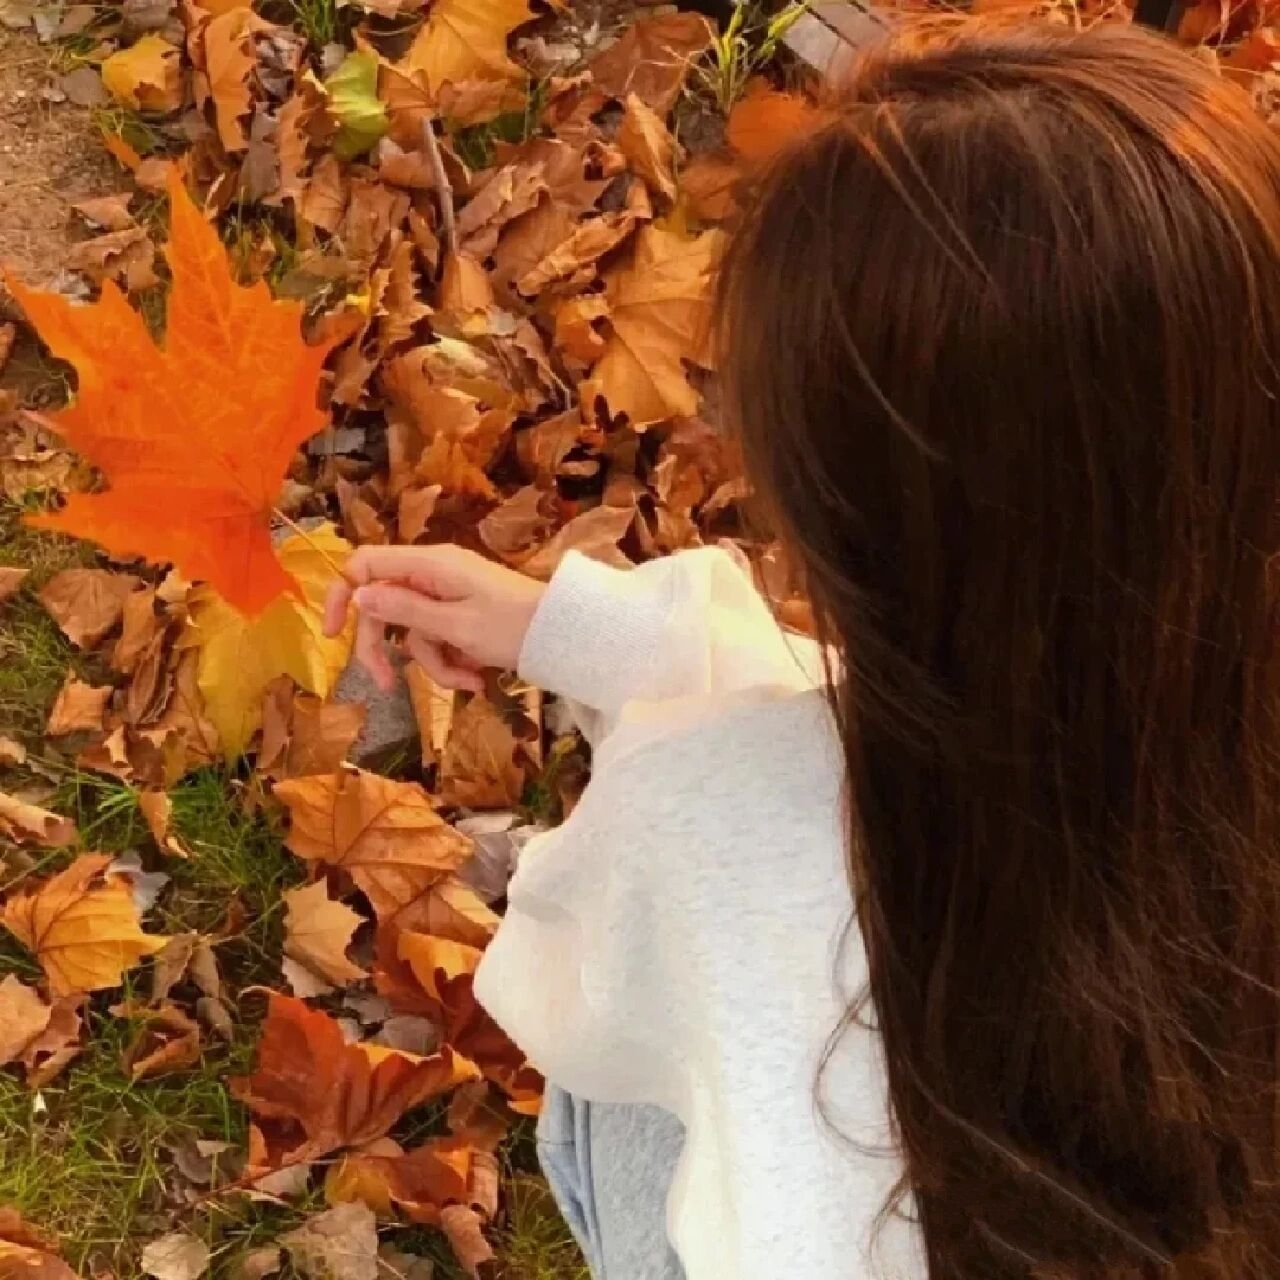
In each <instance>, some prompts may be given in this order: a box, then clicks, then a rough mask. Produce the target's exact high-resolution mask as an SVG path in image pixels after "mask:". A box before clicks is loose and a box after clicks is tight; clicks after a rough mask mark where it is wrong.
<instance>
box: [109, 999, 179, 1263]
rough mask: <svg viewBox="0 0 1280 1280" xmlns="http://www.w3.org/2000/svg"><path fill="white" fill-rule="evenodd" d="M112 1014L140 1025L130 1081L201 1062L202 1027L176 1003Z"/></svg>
mask: <svg viewBox="0 0 1280 1280" xmlns="http://www.w3.org/2000/svg"><path fill="white" fill-rule="evenodd" d="M113 1012H115V1013H116V1014H117V1016H122V1017H130V1018H135V1019H137V1020H138V1021H140V1023H141V1025H140V1026H139V1028H138V1031H137V1033H136V1034H135V1036H134V1037H133V1039H132V1041H131V1042H130V1043H129V1046H128V1047H127V1048H126V1049H125V1051H124V1058H123V1064H122V1065H123V1066H124V1069H125V1070H126V1071H127V1072H128V1073H129V1076H130V1078H131V1079H133V1080H145V1079H152V1078H154V1077H156V1076H165V1075H172V1074H173V1073H174V1072H176V1071H186V1070H187V1069H188V1068H189V1067H193V1066H194V1065H195V1064H196V1063H197V1062H199V1061H200V1027H199V1024H198V1023H196V1022H195V1021H194V1019H192V1018H190V1017H188V1016H187V1014H185V1013H184V1012H183V1011H182V1010H181V1009H179V1008H178V1006H177V1005H176V1004H171V1003H168V1002H165V1003H162V1004H161V1005H160V1007H159V1008H156V1009H151V1008H146V1007H142V1008H136V1007H132V1006H129V1007H124V1008H120V1007H117V1008H116V1009H114V1010H113ZM152 1274H154V1275H159V1272H153V1273H152Z"/></svg>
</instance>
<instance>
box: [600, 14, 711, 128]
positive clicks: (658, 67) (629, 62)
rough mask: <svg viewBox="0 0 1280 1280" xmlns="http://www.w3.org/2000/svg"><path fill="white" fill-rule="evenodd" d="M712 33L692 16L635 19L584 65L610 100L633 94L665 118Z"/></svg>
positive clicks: (698, 16) (707, 24)
mask: <svg viewBox="0 0 1280 1280" xmlns="http://www.w3.org/2000/svg"><path fill="white" fill-rule="evenodd" d="M714 35H715V28H714V27H713V26H712V25H711V23H710V22H709V21H708V20H707V19H706V18H704V17H703V16H702V15H701V14H698V13H680V12H672V13H664V14H657V15H655V16H654V17H651V18H641V19H639V20H638V21H637V22H635V23H633V24H632V25H631V26H630V27H628V28H627V30H626V31H625V32H623V34H622V36H621V37H620V38H619V39H618V40H617V41H616V42H615V43H614V44H612V45H610V46H609V47H608V48H607V49H605V50H604V52H603V53H598V54H596V56H595V57H594V58H593V59H592V60H591V62H590V63H589V64H588V70H589V71H590V72H591V78H592V80H594V81H595V83H596V84H597V85H599V87H600V88H601V89H602V90H603V91H604V92H605V93H607V94H608V95H609V96H610V97H612V98H617V99H618V100H619V101H622V100H624V99H625V98H626V97H627V95H628V94H631V93H634V94H635V95H636V96H637V97H638V98H639V99H640V100H641V101H642V102H643V103H644V104H645V105H646V106H648V107H651V108H652V109H653V110H654V111H656V112H657V113H658V114H659V115H660V116H666V114H667V113H668V112H669V111H670V110H671V108H672V107H674V106H675V104H676V99H677V98H678V97H679V96H680V90H681V89H683V88H684V82H685V80H686V79H687V77H688V75H689V71H690V69H691V68H692V66H693V64H694V62H696V61H697V59H698V58H699V57H700V56H701V55H702V54H703V53H704V52H705V51H706V50H707V49H709V48H710V47H711V41H712V39H713V37H714Z"/></svg>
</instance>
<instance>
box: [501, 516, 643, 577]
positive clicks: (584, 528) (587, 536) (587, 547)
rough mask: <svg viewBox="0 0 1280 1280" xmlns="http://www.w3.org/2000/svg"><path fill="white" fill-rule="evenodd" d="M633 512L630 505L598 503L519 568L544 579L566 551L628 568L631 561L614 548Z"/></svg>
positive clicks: (555, 567)
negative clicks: (618, 505) (603, 504)
mask: <svg viewBox="0 0 1280 1280" xmlns="http://www.w3.org/2000/svg"><path fill="white" fill-rule="evenodd" d="M635 514H636V513H635V509H634V508H633V507H605V506H600V507H593V508H592V509H591V510H590V511H584V512H583V513H582V514H581V515H580V516H574V518H573V519H572V520H570V521H569V523H568V524H567V525H565V526H564V528H563V529H561V530H560V532H559V533H557V534H556V535H555V537H554V538H552V539H551V540H550V541H549V542H548V543H546V545H545V546H543V547H540V548H539V549H538V550H537V551H536V552H535V553H534V554H533V555H532V556H530V557H529V559H527V560H525V561H524V562H523V563H522V564H521V566H520V567H521V569H522V570H523V571H524V572H525V573H527V574H529V575H530V576H531V577H534V578H541V579H542V580H543V581H544V582H546V581H549V580H550V578H551V575H552V574H553V573H555V571H556V569H557V568H559V565H560V561H561V560H563V559H564V557H565V556H566V555H567V554H568V553H569V552H570V551H579V552H581V553H582V554H583V555H584V556H589V557H590V558H591V559H592V560H599V561H600V562H601V563H602V564H610V565H613V566H614V568H617V569H629V568H630V567H631V561H630V560H628V559H627V557H626V556H625V555H623V553H622V552H621V551H620V550H619V549H618V543H619V542H620V541H621V540H622V539H623V538H624V537H625V536H626V533H627V530H628V529H630V528H631V522H632V520H634V519H635Z"/></svg>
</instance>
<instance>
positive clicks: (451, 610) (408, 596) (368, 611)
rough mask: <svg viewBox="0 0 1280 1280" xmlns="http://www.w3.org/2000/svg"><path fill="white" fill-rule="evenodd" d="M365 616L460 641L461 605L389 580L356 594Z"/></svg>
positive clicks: (394, 625) (362, 614)
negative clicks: (435, 598)
mask: <svg viewBox="0 0 1280 1280" xmlns="http://www.w3.org/2000/svg"><path fill="white" fill-rule="evenodd" d="M352 599H353V600H354V601H355V605H356V608H357V609H359V610H360V613H361V616H362V617H363V616H366V615H367V616H369V617H371V618H376V619H377V620H378V621H379V622H380V623H383V624H385V625H386V626H392V627H406V628H408V629H409V630H410V631H421V632H424V633H425V634H426V636H427V638H428V639H429V640H436V641H439V640H443V641H445V642H446V643H448V644H457V643H458V642H459V640H460V638H461V637H460V635H459V630H458V623H459V618H458V613H459V607H458V606H457V605H455V604H450V603H449V602H448V601H446V600H433V599H432V598H431V597H430V596H424V595H423V594H422V593H421V592H420V591H414V590H412V589H411V588H409V587H398V586H395V585H393V584H392V583H389V582H378V583H375V584H374V585H372V586H367V587H359V588H357V590H356V592H355V595H354V596H353V597H352Z"/></svg>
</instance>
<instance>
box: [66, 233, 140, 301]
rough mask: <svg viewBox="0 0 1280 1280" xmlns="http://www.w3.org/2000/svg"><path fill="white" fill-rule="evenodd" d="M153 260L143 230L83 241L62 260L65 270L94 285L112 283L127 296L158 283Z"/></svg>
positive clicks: (111, 234)
mask: <svg viewBox="0 0 1280 1280" xmlns="http://www.w3.org/2000/svg"><path fill="white" fill-rule="evenodd" d="M155 260H156V247H155V245H154V244H153V243H152V241H151V237H150V236H148V235H147V233H146V230H145V228H143V227H128V228H126V229H125V230H124V231H109V232H107V234H106V235H103V236H95V237H94V238H93V239H92V240H83V241H81V242H80V243H79V244H77V245H73V246H72V247H71V248H70V250H68V251H67V254H66V256H65V259H64V261H65V262H66V265H67V267H68V269H69V270H71V271H80V272H83V273H84V274H85V275H86V276H88V277H89V279H90V280H92V281H93V283H94V284H96V285H101V284H103V283H105V282H106V281H107V280H114V281H116V282H117V283H118V284H120V285H122V286H123V287H124V288H125V289H126V290H127V291H128V292H130V293H135V292H137V291H138V290H139V289H150V288H151V287H152V285H155V284H158V283H159V282H160V277H159V276H157V275H156V273H155Z"/></svg>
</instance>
